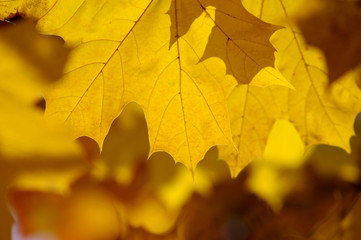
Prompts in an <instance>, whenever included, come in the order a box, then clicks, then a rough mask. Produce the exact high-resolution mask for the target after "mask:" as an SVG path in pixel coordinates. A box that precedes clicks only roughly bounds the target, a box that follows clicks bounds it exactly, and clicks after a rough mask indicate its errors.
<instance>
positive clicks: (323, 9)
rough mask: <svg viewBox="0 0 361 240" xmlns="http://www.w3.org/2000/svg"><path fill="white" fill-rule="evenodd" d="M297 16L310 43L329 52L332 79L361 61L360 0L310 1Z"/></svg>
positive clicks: (328, 61)
mask: <svg viewBox="0 0 361 240" xmlns="http://www.w3.org/2000/svg"><path fill="white" fill-rule="evenodd" d="M305 6H307V7H306V9H304V11H302V13H300V16H298V17H297V19H298V25H299V27H300V29H301V31H302V33H303V35H304V36H305V39H306V41H307V43H309V44H311V45H314V46H317V47H319V48H320V49H321V50H322V51H323V52H324V54H325V55H326V61H327V65H328V75H329V80H330V82H333V81H335V80H336V79H338V78H339V77H340V76H341V75H342V74H344V73H345V72H346V71H348V70H349V69H351V68H354V67H356V66H357V65H358V64H360V63H361V56H360V54H359V53H360V52H361V30H360V27H359V23H360V22H361V11H360V2H359V1H356V0H351V1H350V0H349V1H342V0H333V1H308V2H307V4H306V5H305Z"/></svg>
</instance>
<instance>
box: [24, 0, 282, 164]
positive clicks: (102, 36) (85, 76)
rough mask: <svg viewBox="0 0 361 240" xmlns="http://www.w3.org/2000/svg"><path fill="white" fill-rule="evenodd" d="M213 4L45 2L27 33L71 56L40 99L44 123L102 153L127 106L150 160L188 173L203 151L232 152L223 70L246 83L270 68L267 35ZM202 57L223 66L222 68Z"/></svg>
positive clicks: (228, 81) (240, 14)
mask: <svg viewBox="0 0 361 240" xmlns="http://www.w3.org/2000/svg"><path fill="white" fill-rule="evenodd" d="M217 4H218V3H216V2H215V1H210V2H207V1H186V0H182V1H171V0H168V1H159V0H147V1H145V0H144V1H138V2H129V1H115V0H113V1H97V2H87V1H83V0H78V1H72V2H71V3H65V2H57V3H55V4H54V5H53V6H52V7H51V9H50V10H49V11H48V12H47V13H46V14H45V15H44V16H42V17H41V18H40V19H39V20H38V25H37V27H38V28H39V29H41V31H42V32H43V33H46V34H54V35H59V36H61V37H62V38H63V39H64V40H65V41H66V43H67V44H68V45H69V46H74V47H76V48H75V50H74V51H73V52H72V54H71V56H70V59H69V62H68V64H67V67H66V70H65V76H64V78H63V79H62V81H61V83H60V84H59V85H58V86H56V87H54V88H53V89H52V90H50V91H49V92H47V93H46V94H45V95H46V101H47V110H46V115H47V116H48V117H49V118H52V119H57V120H58V121H59V122H66V123H67V124H69V125H71V126H72V127H73V129H74V137H79V136H83V135H86V136H89V137H91V138H93V139H95V140H96V141H97V142H98V144H99V145H100V146H101V147H102V144H103V140H104V137H105V136H106V134H107V132H108V130H109V127H110V124H111V123H112V122H113V120H114V119H115V118H116V117H117V116H118V115H119V114H120V111H121V109H122V108H123V107H124V105H125V104H126V103H127V102H129V101H136V102H138V103H139V104H141V105H142V107H143V108H144V110H145V115H146V119H147V123H148V127H149V139H150V146H151V151H150V154H152V153H153V152H156V151H167V152H169V153H170V154H171V155H172V156H173V157H174V159H175V161H177V162H183V163H184V164H185V165H186V166H188V167H189V168H190V169H194V167H195V166H196V164H197V163H198V161H199V160H200V159H202V157H203V156H204V153H205V152H206V151H207V150H208V149H209V148H210V147H212V146H214V145H216V144H228V145H232V139H231V134H230V127H229V120H228V114H227V108H226V104H225V101H226V96H227V94H228V90H229V88H230V87H231V86H232V85H234V84H235V81H234V78H233V77H232V76H230V75H226V73H227V72H226V71H228V73H232V74H233V75H234V77H236V78H237V80H238V81H239V82H249V81H250V80H251V79H252V77H253V76H254V75H255V74H256V73H257V72H258V71H259V70H260V69H261V68H262V67H264V66H269V65H272V62H273V58H274V57H273V51H274V49H273V48H272V46H271V45H270V44H269V41H268V39H269V36H270V35H271V34H272V32H273V31H275V30H276V29H277V27H275V26H272V25H270V24H266V23H264V22H262V21H260V20H258V19H257V18H255V17H254V16H252V15H251V14H249V13H247V12H246V11H245V10H244V8H243V7H242V5H241V4H240V3H239V2H234V1H227V3H225V4H222V5H220V4H218V5H220V6H216V7H218V8H219V9H220V11H217V10H216V11H215V10H214V6H213V5H217ZM208 5H212V6H208ZM184 8H185V9H184ZM64 9H66V11H64ZM183 10H187V11H183ZM188 10H189V11H188ZM238 10H239V11H238ZM20 11H24V12H25V14H26V9H25V8H21V9H20ZM169 15H171V16H169ZM198 15H199V17H198ZM230 26H232V28H230ZM234 26H236V27H234ZM170 36H171V37H170ZM208 37H209V40H208ZM217 42H218V43H217ZM215 43H217V44H218V45H219V46H221V47H217V48H216V49H215V48H214V46H213V45H214V44H215ZM209 44H211V45H209ZM255 46H257V47H255ZM212 56H215V57H220V58H222V59H223V60H226V62H227V63H226V65H227V68H226V67H225V66H224V62H223V61H222V60H221V59H219V58H214V57H212ZM239 66H241V67H239ZM231 68H232V69H233V70H232V71H231V70H230V69H231Z"/></svg>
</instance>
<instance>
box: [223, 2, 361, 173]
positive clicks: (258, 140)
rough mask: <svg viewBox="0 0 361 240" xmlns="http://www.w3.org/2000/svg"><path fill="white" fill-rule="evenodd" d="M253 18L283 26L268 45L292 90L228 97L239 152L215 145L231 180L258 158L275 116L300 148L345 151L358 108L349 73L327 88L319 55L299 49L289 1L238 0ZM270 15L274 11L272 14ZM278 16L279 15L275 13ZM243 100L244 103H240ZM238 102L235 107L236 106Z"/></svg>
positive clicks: (252, 91)
mask: <svg viewBox="0 0 361 240" xmlns="http://www.w3.org/2000/svg"><path fill="white" fill-rule="evenodd" d="M243 2H244V4H245V6H246V7H247V8H249V9H253V10H252V11H253V13H254V14H255V15H256V16H259V15H260V14H261V18H262V19H264V20H265V21H267V22H271V23H274V24H278V25H283V26H285V27H286V28H285V29H281V30H279V31H278V32H277V33H275V35H274V36H273V38H271V42H272V43H273V45H274V46H275V47H276V49H277V51H278V54H277V55H276V65H277V67H278V69H279V70H280V71H281V73H282V74H283V75H284V76H285V77H286V79H288V80H289V81H290V83H291V84H292V85H293V86H294V88H295V90H292V89H286V88H281V87H278V86H270V87H268V88H265V89H262V88H256V87H254V86H249V87H247V88H248V90H247V88H246V86H241V87H237V88H236V89H235V90H234V92H233V93H232V94H231V95H230V97H229V99H228V104H229V109H230V116H231V117H230V118H231V122H232V134H233V141H234V142H235V143H236V145H237V146H238V147H239V153H238V154H237V153H236V152H234V150H230V149H226V148H224V147H220V154H221V158H222V159H225V160H226V161H227V163H228V164H229V165H230V167H231V172H232V175H233V176H236V175H237V174H238V173H239V171H241V169H242V168H243V167H244V166H245V165H247V164H248V163H249V162H250V161H251V160H252V159H254V158H255V157H261V156H262V154H263V151H264V147H265V144H266V140H267V137H268V134H269V131H270V129H271V127H272V125H273V123H274V121H275V120H276V119H278V118H284V119H288V120H289V121H290V122H291V123H293V124H294V126H295V127H296V129H297V131H298V132H299V134H300V136H301V139H302V140H303V141H304V143H305V145H306V146H310V145H311V144H317V143H325V144H330V145H334V146H339V147H342V148H344V149H345V150H347V151H349V150H350V147H349V144H348V141H349V138H350V137H351V135H352V134H353V128H352V125H353V119H354V116H355V115H356V114H357V113H358V112H359V111H360V110H361V104H360V99H359V95H360V91H359V90H358V88H357V86H356V84H355V83H354V79H355V74H356V73H354V72H350V73H349V74H348V75H346V76H345V77H344V78H343V79H342V80H340V81H339V82H337V83H335V84H334V86H332V88H331V89H330V90H329V91H328V90H327V85H328V84H327V81H328V80H327V72H326V70H325V64H324V60H323V58H322V55H320V54H319V52H318V51H316V50H315V49H308V48H306V47H305V44H304V42H303V39H302V36H301V35H300V34H299V32H298V31H297V29H296V28H295V27H294V26H293V25H291V24H290V21H289V18H288V10H290V11H291V9H293V8H294V6H296V5H297V2H295V1H282V0H266V1H262V4H261V3H259V4H260V5H258V3H257V2H253V1H246V0H245V1H243ZM274 12H279V13H280V14H279V15H275V14H274ZM281 13H282V15H281ZM245 99H247V100H248V101H246V100H245ZM239 104H241V105H242V107H241V108H239V107H237V105H239Z"/></svg>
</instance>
